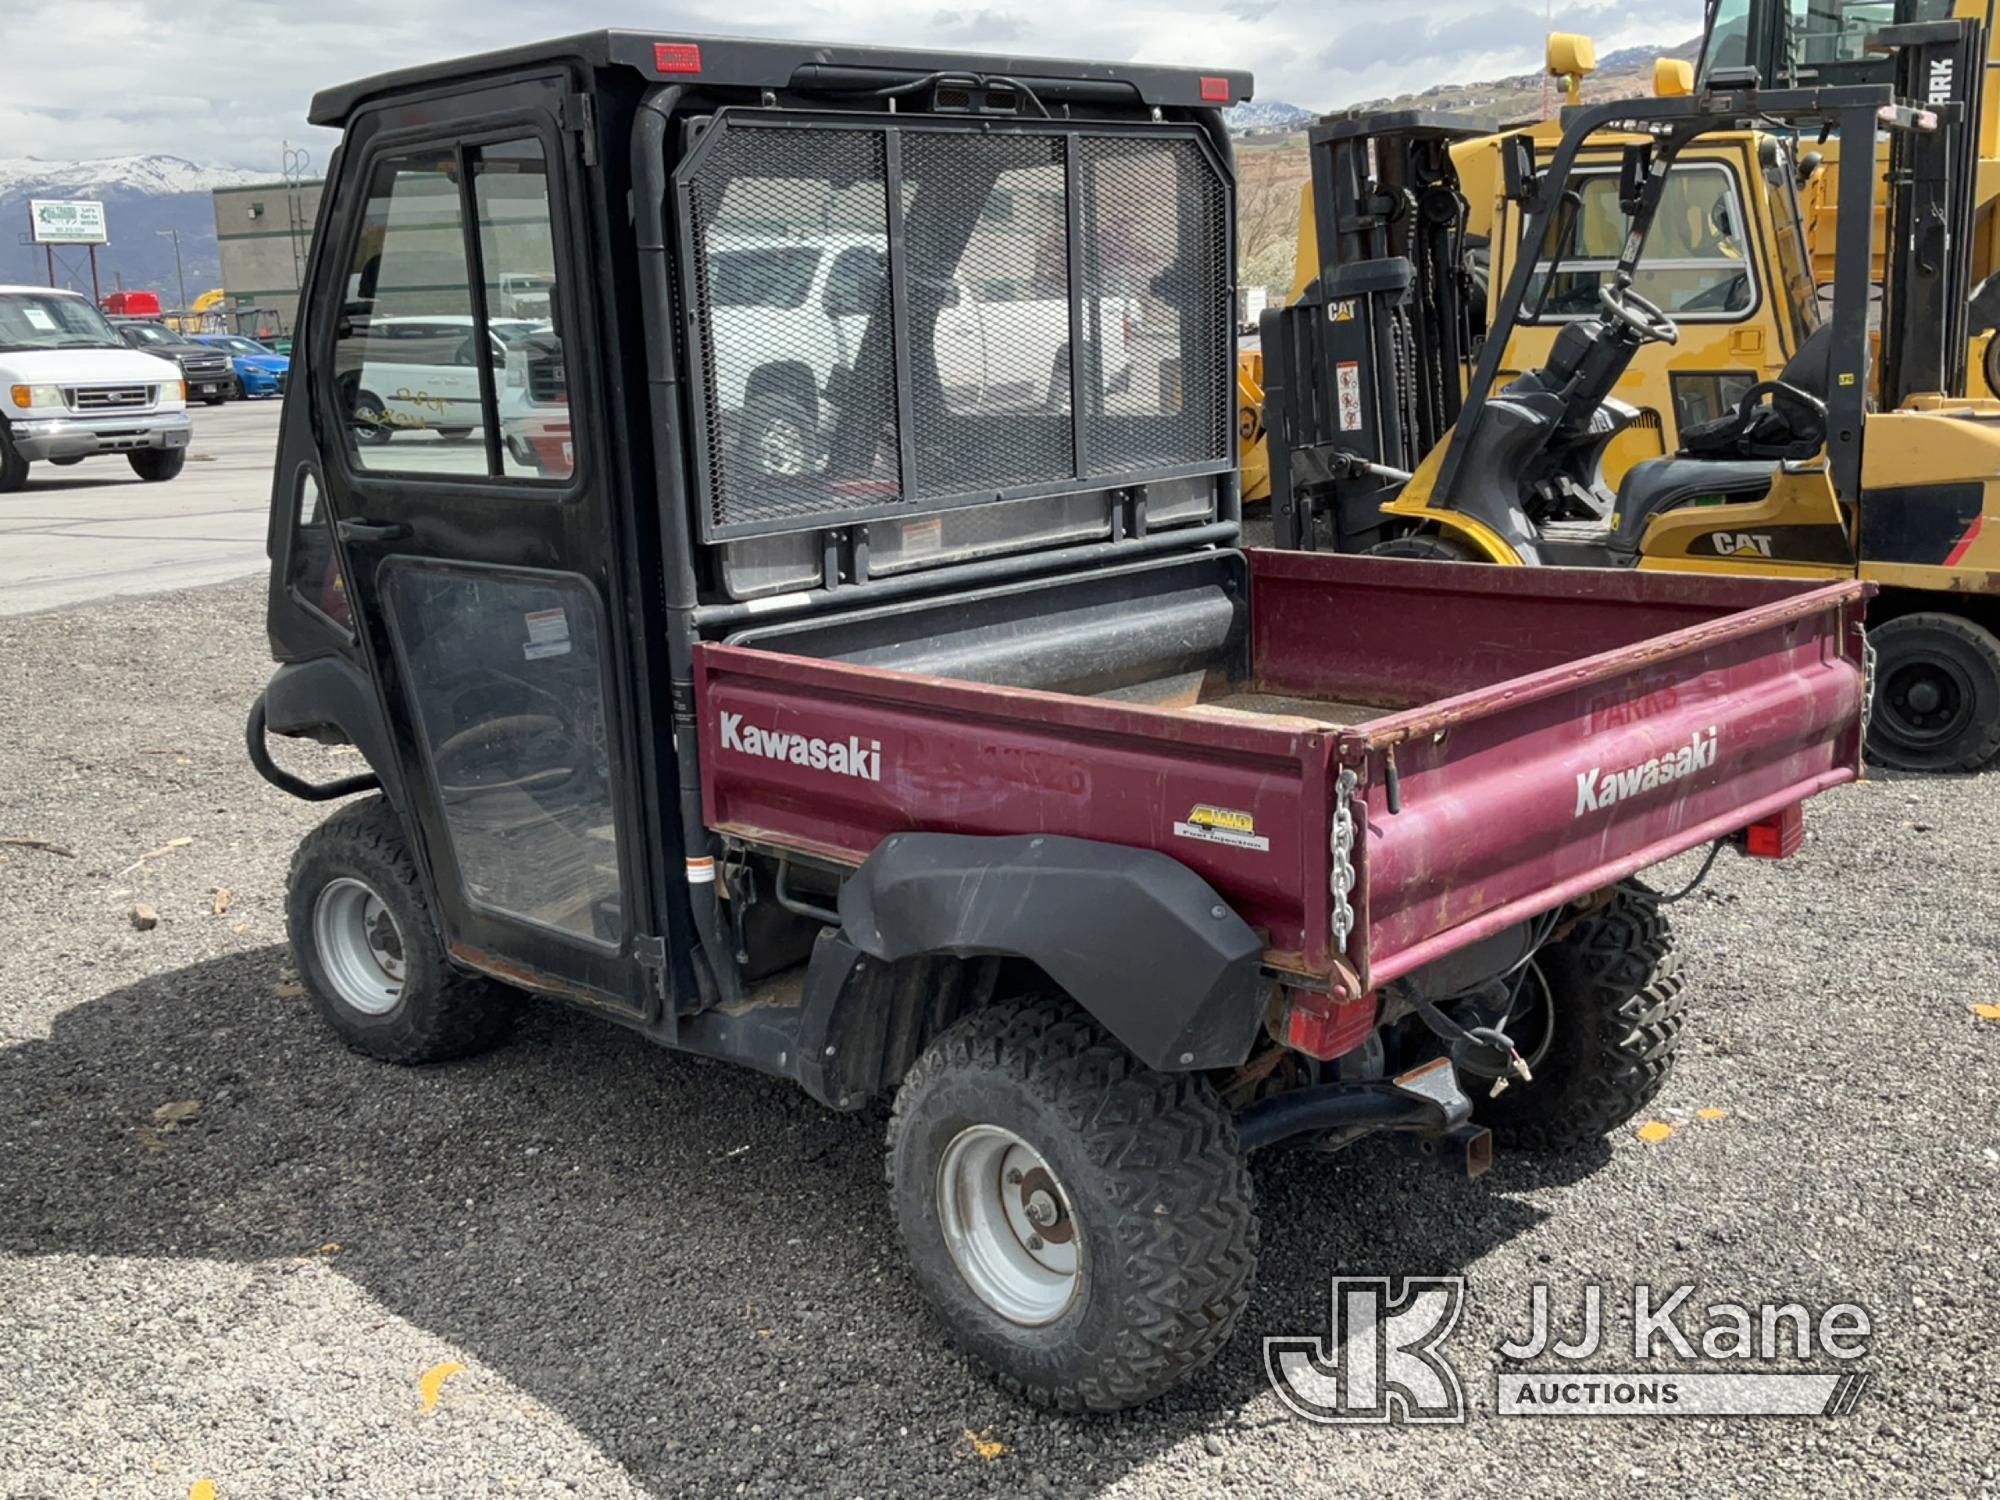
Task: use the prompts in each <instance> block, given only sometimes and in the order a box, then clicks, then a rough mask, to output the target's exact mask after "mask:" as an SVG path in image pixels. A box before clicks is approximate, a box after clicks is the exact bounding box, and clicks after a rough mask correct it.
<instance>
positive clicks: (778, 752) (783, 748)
mask: <svg viewBox="0 0 2000 1500" xmlns="http://www.w3.org/2000/svg"><path fill="white" fill-rule="evenodd" d="M722 748H723V749H725V750H734V751H735V752H736V753H737V754H739V755H754V756H757V757H758V758H759V759H760V760H775V761H783V762H784V763H785V764H787V765H793V766H805V767H807V768H809V769H811V770H814V771H831V772H833V774H834V775H836V776H852V777H854V778H856V779H857V780H859V781H880V780H881V779H882V742H881V741H880V740H863V739H862V738H861V737H860V736H858V735H849V736H848V737H847V738H846V739H845V740H828V739H821V738H820V737H818V736H817V735H805V734H790V733H787V732H786V731H784V730H780V729H763V728H760V727H759V726H757V725H755V724H745V723H744V722H743V715H741V714H732V713H725V714H724V715H723V716H722Z"/></svg>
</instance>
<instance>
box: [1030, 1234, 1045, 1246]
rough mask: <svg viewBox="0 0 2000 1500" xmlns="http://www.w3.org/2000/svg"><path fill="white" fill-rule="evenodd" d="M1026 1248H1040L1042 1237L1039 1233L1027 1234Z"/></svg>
mask: <svg viewBox="0 0 2000 1500" xmlns="http://www.w3.org/2000/svg"><path fill="white" fill-rule="evenodd" d="M1028 1248H1029V1249H1030V1250H1039V1249H1041V1248H1042V1237H1041V1236H1040V1235H1039V1234H1031V1235H1029V1236H1028Z"/></svg>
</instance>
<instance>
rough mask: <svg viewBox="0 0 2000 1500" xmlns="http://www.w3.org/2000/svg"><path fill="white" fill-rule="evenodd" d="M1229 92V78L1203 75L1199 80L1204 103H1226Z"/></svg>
mask: <svg viewBox="0 0 2000 1500" xmlns="http://www.w3.org/2000/svg"><path fill="white" fill-rule="evenodd" d="M1230 92H1231V90H1230V87H1229V80H1228V79H1227V78H1208V77H1204V78H1203V79H1202V80H1201V97H1202V101H1203V102H1204V103H1207V104H1227V103H1228V102H1229V96H1230Z"/></svg>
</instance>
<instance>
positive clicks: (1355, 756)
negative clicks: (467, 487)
mask: <svg viewBox="0 0 2000 1500" xmlns="http://www.w3.org/2000/svg"><path fill="white" fill-rule="evenodd" d="M1209 557H1210V558H1211V559H1221V560H1226V562H1227V563H1228V565H1229V566H1230V567H1233V568H1235V569H1237V572H1238V575H1239V577H1231V578H1224V579H1223V580H1222V581H1221V582H1220V583H1216V582H1212V581H1211V582H1208V583H1205V584H1204V585H1203V588H1202V589H1200V590H1194V589H1189V590H1184V591H1183V592H1184V593H1185V594H1186V595H1187V597H1186V598H1182V597H1181V596H1179V595H1177V596H1176V598H1177V599H1178V600H1179V602H1177V603H1176V604H1175V605H1174V606H1173V608H1172V609H1171V610H1167V609H1165V608H1163V607H1160V606H1156V605H1154V604H1151V603H1149V602H1147V601H1146V600H1137V601H1134V602H1132V603H1131V604H1130V605H1129V606H1121V610H1122V613H1121V614H1119V615H1117V616H1114V617H1113V618H1114V619H1124V620H1126V621H1127V622H1128V623H1131V624H1132V628H1133V633H1134V634H1135V635H1138V636H1141V637H1147V636H1150V637H1152V638H1153V640H1154V645H1153V647H1152V648H1151V649H1156V650H1157V651H1158V652H1159V653H1160V654H1161V657H1162V659H1163V660H1167V661H1170V664H1171V670H1163V671H1161V672H1160V673H1159V674H1158V675H1157V676H1156V677H1154V678H1151V679H1148V680H1146V681H1142V682H1138V683H1131V682H1122V681H1121V682H1120V683H1118V684H1117V685H1115V686H1113V687H1110V688H1104V689H1102V690H1101V691H1099V692H1098V695H1095V696H1093V695H1090V694H1089V693H1087V692H1078V691H1051V690H1049V689H1048V688H1047V687H1045V686H1018V685H1013V683H1011V682H1010V681H1008V680H1005V677H1006V674H1007V673H1008V671H1010V670H1011V671H1012V675H1013V676H1014V677H1015V678H1016V679H1017V680H1021V681H1028V680H1033V679H1034V678H1035V676H1036V673H1035V672H1034V671H1031V670H1028V669H1027V667H1025V666H1020V665H1016V666H1015V667H1013V668H1011V669H1010V668H1007V667H997V668H993V667H989V668H986V669H985V670H986V671H987V674H988V676H989V677H991V676H993V675H995V674H996V673H997V674H999V675H1000V676H1001V678H1002V680H985V681H969V680H965V679H963V678H961V677H957V676H953V677H942V676H936V675H925V674H924V673H922V672H918V671H905V670H893V669H886V668H884V667H883V666H881V665H867V664H855V663H853V662H843V661H835V660H825V659H818V655H819V654H823V653H825V652H826V651H827V650H828V648H827V647H826V644H825V642H823V641H815V640H814V639H813V638H812V637H811V636H810V635H802V636H801V637H800V638H799V640H798V642H797V643H796V647H797V649H793V648H791V647H788V649H786V650H782V651H781V650H776V649H769V644H776V642H771V643H769V644H764V643H760V644H759V645H758V646H754V647H753V646H747V645H741V644H737V645H705V646H702V647H700V648H698V651H697V673H696V676H697V681H696V694H697V704H698V709H699V714H700V720H701V736H702V744H701V750H702V755H701V765H702V781H703V786H702V792H703V800H704V806H705V809H706V813H707V817H708V821H709V824H710V826H711V827H713V828H715V829H716V830H718V831H720V832H722V833H725V834H728V835H731V836H734V837H736V838H739V839H741V840H743V841H745V842H748V843H751V844H754V845H757V846H760V847H764V848H773V849H780V850H784V849H789V850H795V851H798V852H801V853H805V854H810V855H814V856H818V857H821V858H827V859H832V860H834V861H838V862H841V863H858V862H859V861H860V860H862V859H864V858H866V857H867V856H868V855H869V854H870V853H871V852H872V851H873V850H874V849H875V847H876V846H877V845H878V844H879V843H880V842H881V841H882V840H883V839H884V838H886V837H888V836H889V835H891V834H893V833H897V832H902V831H907V830H917V829H922V830H929V831H934V832H944V833H960V834H987V835H1007V834H1022V833H1054V834H1066V835H1070V836H1074V837H1079V838H1088V839H1098V840H1102V841H1105V842H1108V843H1113V844H1123V845H1129V846H1134V847H1141V848H1148V849H1157V850H1161V851H1164V852H1166V853H1168V854H1171V855H1173V856H1174V857H1175V858H1177V859H1179V860H1180V861H1182V862H1183V863H1184V864H1186V865H1187V866H1188V867H1189V868H1191V869H1193V870H1195V871H1196V872H1197V873H1199V874H1200V875H1201V876H1203V877H1204V878H1205V879H1206V880H1207V881H1208V882H1209V883H1210V884H1211V885H1212V886H1213V887H1214V888H1215V890H1216V891H1218V892H1219V893H1221V895H1222V896H1223V897H1224V898H1225V899H1226V900H1227V901H1229V902H1230V903H1231V905H1232V906H1233V907H1234V908H1235V909H1236V911H1237V912H1238V913H1239V914H1240V915H1241V916H1242V917H1243V918H1244V920H1245V921H1247V922H1249V923H1250V924H1251V925H1252V926H1253V927H1256V928H1259V929H1261V930H1262V931H1263V932H1264V933H1265V934H1266V935H1267V938H1266V941H1267V947H1268V961H1269V962H1270V964H1271V965H1272V966H1273V967H1274V968H1277V969H1280V970H1285V971H1290V972H1293V973H1296V974H1300V975H1304V976H1311V978H1312V979H1313V980H1315V981H1318V980H1331V981H1333V983H1334V984H1335V986H1336V988H1340V987H1345V986H1349V985H1359V986H1360V987H1362V988H1364V989H1365V988H1370V987H1372V986H1374V985H1376V984H1380V983H1383V982H1385V981H1387V980H1390V979H1393V978H1396V977H1397V976H1399V975H1402V974H1406V973H1408V972H1410V971H1411V970H1412V969H1414V968H1416V967H1418V966H1419V965H1422V964H1424V963H1427V962H1429V961H1431V960H1432V959H1435V958H1438V957H1440V956H1442V955H1443V954H1445V953H1448V952H1450V951H1452V950H1453V949H1455V948H1459V947H1462V946H1464V945H1465V944H1467V943H1470V942H1474V941H1476V940H1478V939H1479V938H1481V937H1483V936H1486V935H1488V934H1490V933H1492V932H1495V931H1497V930H1499V929H1500V928H1502V927H1504V926H1506V925H1507V924H1509V923H1511V922H1515V921H1519V920H1521V919H1522V918H1524V917H1527V916H1531V915H1533V914H1535V913H1537V912H1541V911H1546V910H1548V909H1550V908H1551V907H1554V906H1556V905H1558V904H1560V903H1562V902H1564V901H1567V900H1570V899H1573V898H1575V897H1577V896H1580V895H1583V894H1585V893H1587V892H1590V891H1592V890H1596V889H1599V888H1601V887H1603V886H1606V885H1609V884H1611V883H1613V882H1615V881H1617V880H1619V879H1622V878H1624V877H1625V876H1627V875H1630V874H1632V873H1633V872H1635V871H1638V870H1641V869H1644V868H1645V867H1647V866H1648V865H1651V864H1655V863H1657V862H1659V861H1660V860H1663V859H1666V858H1668V857H1670V856H1672V855H1674V854H1677V853H1680V852H1682V851H1684V850H1687V849H1691V848H1695V847H1697V846H1698V845H1701V844H1703V843H1705V842H1707V841H1709V840H1711V839H1714V838H1716V837H1719V836H1721V835H1723V834H1726V833H1729V832H1732V831H1734V830H1736V829H1738V828H1741V827H1743V826H1745V825H1746V824H1748V823H1751V822H1753V821H1755V820H1757V819H1759V818H1762V817H1765V816H1767V815H1769V814H1771V813H1773V812H1775V811H1777V810H1780V809H1782V808H1785V807H1787V806H1790V805H1791V804H1793V803H1796V802H1799V801H1801V800H1802V799H1804V798H1807V797H1810V796H1812V795H1813V794H1814V793H1816V792H1819V791H1823V790H1825V789H1826V788H1828V787H1830V786H1834V785H1836V784H1838V783H1840V782H1843V781H1850V780H1853V779H1854V778H1855V777H1856V775H1857V774H1858V772H1859V768H1860V754H1861V731H1862V705H1863V701H1864V692H1863V689H1864V678H1865V667H1864V660H1863V644H1862V639H1861V632H1860V628H1859V627H1860V617H1861V610H1862V605H1863V601H1864V600H1865V598H1866V595H1867V593H1868V589H1867V587H1866V586H1865V585H1862V584H1858V583H1835V584H1828V585H1825V586H1822V587H1809V586H1802V585H1799V584H1794V583H1787V582H1783V581H1778V580H1761V579H1742V578H1705V577H1701V576H1698V575H1680V574H1655V573H1634V572H1618V571H1609V570H1604V571H1599V570H1581V569H1573V570H1561V569H1537V570H1532V571H1530V570H1518V569H1511V568H1495V567H1483V566H1469V565H1459V564H1438V563H1421V562H1406V561H1388V560H1381V559H1369V558H1355V557H1342V556H1336V555H1328V554H1318V553H1293V552H1251V553H1248V554H1245V555H1244V558H1247V565H1246V564H1245V562H1244V561H1243V559H1239V558H1237V557H1235V556H1234V555H1231V554H1209ZM1246 568H1247V571H1246ZM1211 571H1213V570H1211ZM1239 578H1240V581H1239ZM1246 593H1247V596H1248V597H1247V604H1246V602H1245V600H1244V599H1243V598H1242V597H1241V595H1243V594H1246ZM1211 595H1212V596H1213V600H1214V602H1213V603H1211V601H1210V596H1211ZM1190 601H1192V602H1190ZM957 607H959V608H961V609H963V608H969V607H970V606H967V605H965V604H963V602H961V603H960V604H959V605H958V606H957ZM1148 610H1153V611H1154V613H1152V614H1148V613H1147V611H1148ZM901 613H902V614H903V615H904V616H905V619H904V620H903V621H902V622H901V624H902V628H903V629H904V630H905V631H906V632H907V631H910V630H911V629H912V624H911V621H910V619H909V618H908V617H909V616H910V615H911V614H912V610H911V609H905V610H904V611H902V612H901ZM1199 620H1207V621H1210V622H1212V623H1211V624H1210V625H1207V626H1203V627H1201V628H1199V629H1198V628H1196V625H1195V624H1194V623H1191V622H1196V621H1199ZM928 628H929V627H926V626H925V625H923V624H922V622H921V621H918V622H917V623H916V625H915V627H914V633H916V634H918V635H923V634H925V632H926V630H927V629H928ZM937 628H938V629H939V630H943V629H944V628H945V626H944V624H943V623H942V622H941V623H940V624H939V625H938V627H937ZM1007 628H1008V630H1010V631H1012V632H1013V633H1014V634H1015V635H1018V634H1019V631H1020V629H1021V627H1020V626H1019V625H1018V624H1016V625H1013V626H1009V627H1007ZM1091 628H1092V630H1093V631H1096V632H1097V633H1099V634H1102V633H1104V632H1107V631H1110V630H1111V629H1113V628H1114V626H1112V625H1098V626H1092V627H1091ZM1204 632H1206V633H1204ZM989 633H993V632H989ZM1072 635H1073V636H1074V633H1072ZM1009 639H1010V640H1011V639H1012V636H1009ZM1211 639H1213V640H1214V641H1215V642H1217V643H1218V644H1216V645H1214V646H1213V648H1212V651H1211V648H1210V647H1209V646H1207V645H1205V644H1204V643H1205V642H1208V641H1210V640H1211ZM1069 644H1070V645H1071V646H1074V644H1075V641H1074V639H1073V638H1072V640H1071V641H1070V643H1069ZM1036 649H1037V648H1035V647H1034V646H1033V643H1032V639H1031V644H1030V648H1029V649H1028V650H1027V651H1026V653H1025V654H1024V653H1023V652H1022V651H1021V650H1020V649H1016V650H1015V652H1014V655H1013V656H1012V657H1010V658H1007V660H1009V661H1012V662H1015V663H1017V664H1019V663H1032V662H1034V661H1036V660H1038V659H1039V658H1038V657H1037V656H1036V655H1035V650H1036ZM1051 650H1053V648H1051ZM1204 651H1210V655H1208V656H1204V655H1203V652H1204ZM1044 654H1048V653H1044ZM913 659H916V660H921V659H922V653H921V651H919V652H917V653H916V655H915V657H914V658H913ZM1350 776H1351V778H1352V779H1351V782H1344V779H1345V778H1347V777H1350ZM1343 784H1347V785H1348V786H1349V787H1350V791H1349V795H1348V799H1347V803H1348V807H1349V808H1350V809H1351V811H1352V814H1353V817H1352V829H1351V845H1350V852H1349V854H1348V860H1347V862H1348V869H1349V871H1351V875H1352V883H1351V887H1350V888H1349V891H1350V894H1349V898H1348V903H1347V904H1348V909H1349V912H1350V913H1351V916H1350V921H1351V931H1348V932H1346V933H1345V934H1344V941H1343V935H1342V934H1340V933H1338V932H1337V931H1336V925H1337V924H1336V917H1337V914H1338V913H1339V909H1340V904H1339V903H1338V902H1337V901H1336V891H1335V886H1336V882H1337V881H1340V882H1342V883H1344V876H1342V875H1341V874H1340V873H1339V856H1338V854H1337V852H1336V845H1337V844H1338V843H1339V842H1341V839H1342V829H1341V827H1340V826H1339V825H1338V824H1337V821H1336V817H1335V811H1336V807H1337V806H1338V805H1339V803H1340V800H1341V797H1340V792H1339V788H1340V787H1341V786H1342V785H1343Z"/></svg>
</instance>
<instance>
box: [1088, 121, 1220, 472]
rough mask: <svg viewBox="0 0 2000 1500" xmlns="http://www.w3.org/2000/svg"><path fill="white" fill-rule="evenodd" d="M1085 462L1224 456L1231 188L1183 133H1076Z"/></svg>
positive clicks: (1156, 462) (1119, 464)
mask: <svg viewBox="0 0 2000 1500" xmlns="http://www.w3.org/2000/svg"><path fill="white" fill-rule="evenodd" d="M1082 155H1083V173H1082V176H1083V182H1082V193H1083V203H1082V223H1083V236H1084V243H1083V274H1084V287H1083V295H1084V299H1085V300H1084V308H1085V310H1086V312H1087V313H1088V314H1090V315H1091V316H1090V319H1089V323H1088V326H1087V330H1086V333H1085V338H1086V340H1087V341H1088V342H1089V345H1090V358H1089V363H1088V365H1087V368H1088V369H1089V371H1090V374H1091V377H1092V385H1093V387H1094V389H1093V390H1092V391H1091V392H1089V395H1088V399H1087V400H1086V402H1085V409H1084V452H1085V454H1086V456H1087V459H1088V467H1087V472H1088V473H1090V474H1118V473H1123V472H1127V471H1130V470H1134V469H1151V468H1162V467H1168V466H1173V465H1188V464H1198V463H1204V462H1209V461H1216V460H1224V459H1227V458H1228V456H1229V442H1230V430H1229V416H1228V412H1227V410H1226V406H1227V401H1226V393H1225V392H1224V391H1223V390H1222V389H1221V385H1220V382H1221V380H1222V378H1223V376H1224V374H1225V372H1226V371H1227V370H1228V369H1229V365H1230V352H1229V345H1230V315H1231V308H1230V291H1229V287H1230V275H1229V261H1228V254H1229V237H1228V231H1227V221H1226V217H1225V216H1226V215H1227V213H1228V212H1229V201H1228V194H1227V193H1226V191H1225V190H1224V188H1223V184H1222V180H1221V179H1220V178H1219V177H1217V176H1216V174H1215V173H1214V172H1213V171H1211V170H1210V169H1209V167H1208V165H1207V163H1206V162H1205V161H1204V160H1203V158H1202V156H1201V153H1200V150H1199V148H1198V147H1197V146H1196V145H1195V143H1194V142H1193V141H1191V140H1187V139H1185V138H1183V139H1179V140H1173V139H1169V140H1149V139H1146V138H1144V137H1128V136H1115V137H1107V136H1086V137H1085V138H1084V139H1083V141H1082Z"/></svg>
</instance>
